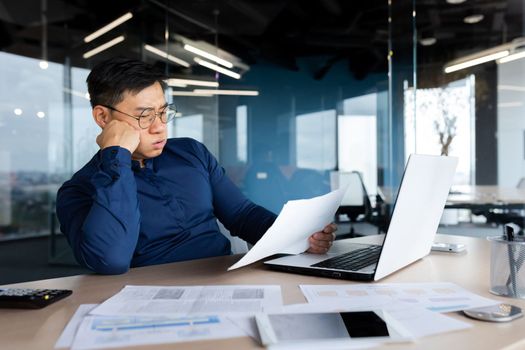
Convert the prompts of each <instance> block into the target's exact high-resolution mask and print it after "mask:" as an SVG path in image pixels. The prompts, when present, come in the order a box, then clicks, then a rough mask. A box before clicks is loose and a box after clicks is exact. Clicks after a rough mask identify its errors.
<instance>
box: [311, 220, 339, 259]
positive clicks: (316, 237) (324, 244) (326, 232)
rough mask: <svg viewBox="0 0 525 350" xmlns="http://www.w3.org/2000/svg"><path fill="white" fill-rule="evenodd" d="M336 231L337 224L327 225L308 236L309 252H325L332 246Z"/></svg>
mask: <svg viewBox="0 0 525 350" xmlns="http://www.w3.org/2000/svg"><path fill="white" fill-rule="evenodd" d="M335 231H337V225H336V224H329V225H326V226H325V227H324V228H323V230H322V231H319V232H315V233H314V234H313V235H311V236H310V237H308V243H309V244H310V248H308V250H307V252H308V253H315V254H325V253H326V252H328V250H329V249H330V247H331V246H332V244H333V242H334V239H335Z"/></svg>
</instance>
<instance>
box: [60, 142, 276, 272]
mask: <svg viewBox="0 0 525 350" xmlns="http://www.w3.org/2000/svg"><path fill="white" fill-rule="evenodd" d="M57 215H58V219H59V221H60V229H61V231H62V232H63V233H64V234H65V235H66V237H67V239H68V241H69V244H70V245H71V247H72V248H73V252H74V254H75V257H76V259H77V260H78V261H79V263H80V264H81V265H83V266H86V267H87V268H89V269H92V270H94V271H96V272H99V273H105V274H118V273H123V272H126V271H127V270H128V268H129V267H130V266H131V267H135V266H144V265H151V264H161V263H168V262H174V261H181V260H190V259H198V258H205V257H212V256H220V255H227V254H231V252H230V242H229V240H228V239H227V238H226V237H225V236H224V235H222V234H221V233H220V231H219V228H218V226H217V219H219V220H220V221H221V222H222V223H223V224H224V226H225V227H226V228H227V229H228V230H229V231H230V233H231V234H232V235H234V236H239V237H240V238H242V239H244V240H246V241H247V242H249V243H252V244H254V243H255V242H257V240H259V238H261V237H262V235H263V234H264V232H266V230H267V229H268V228H269V227H270V226H271V225H272V224H273V222H274V221H275V218H276V215H275V214H273V213H271V212H270V211H268V210H266V209H264V208H263V207H260V206H258V205H256V204H254V203H252V202H251V201H250V200H248V199H247V198H246V197H245V196H244V195H243V194H242V193H241V192H240V190H239V189H238V188H237V187H236V186H235V185H234V184H233V183H232V182H231V180H230V179H229V178H228V177H227V176H226V174H225V172H224V169H223V168H222V167H221V166H220V165H219V164H218V162H217V160H216V159H215V158H214V157H213V155H212V154H211V153H210V152H209V151H208V150H207V149H206V147H205V146H204V145H202V144H201V143H199V142H197V141H195V140H192V139H188V138H177V139H169V140H168V142H167V144H166V146H165V148H164V150H163V152H162V154H161V155H160V156H158V157H156V158H152V159H146V160H145V161H144V167H142V168H141V167H140V164H139V163H138V162H137V161H132V160H131V154H130V152H129V151H128V150H127V149H124V148H121V147H118V146H115V147H108V148H105V149H104V150H101V151H99V152H98V153H97V154H96V155H95V156H94V157H93V158H92V159H91V161H90V162H89V163H87V164H86V165H85V166H84V167H83V168H82V169H81V170H79V171H78V172H77V173H76V174H75V175H73V177H72V179H71V180H69V181H67V182H65V183H64V185H62V187H61V188H60V190H59V191H58V195H57Z"/></svg>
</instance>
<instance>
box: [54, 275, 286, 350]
mask: <svg viewBox="0 0 525 350" xmlns="http://www.w3.org/2000/svg"><path fill="white" fill-rule="evenodd" d="M281 309H282V298H281V288H280V286H275V285H263V286H258V285H228V286H186V287H185V286H177V287H163V286H126V287H125V288H123V289H122V291H120V292H119V293H117V294H116V295H114V296H113V297H111V298H109V299H108V300H107V301H105V302H104V303H102V304H100V305H94V304H88V305H81V306H80V307H79V308H78V310H77V312H76V313H75V315H74V316H73V318H72V319H71V321H70V322H69V324H68V325H67V327H66V328H65V329H64V332H63V333H62V335H61V337H60V338H59V339H58V341H57V343H56V345H55V348H67V347H71V348H72V349H100V348H111V347H127V346H134V345H146V344H159V343H176V342H186V341H195V340H209V339H221V338H235V337H244V336H247V335H248V336H252V337H254V336H255V334H256V331H255V323H254V321H253V320H252V316H253V315H254V314H256V313H260V312H279V311H281Z"/></svg>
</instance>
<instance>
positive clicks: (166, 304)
mask: <svg viewBox="0 0 525 350" xmlns="http://www.w3.org/2000/svg"><path fill="white" fill-rule="evenodd" d="M281 308H282V297H281V287H280V286H278V285H221V286H175V287H173V286H125V287H124V288H123V289H122V290H121V291H120V292H118V293H117V294H115V295H114V296H112V297H111V298H109V299H108V300H106V301H105V302H103V303H102V304H100V305H99V306H98V307H96V308H95V309H94V310H93V311H92V312H91V314H92V315H106V316H113V315H119V316H122V315H164V316H171V317H173V316H187V315H215V314H219V313H220V314H237V315H242V314H255V313H257V312H270V311H274V310H280V309H281Z"/></svg>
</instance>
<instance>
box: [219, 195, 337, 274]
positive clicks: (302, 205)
mask: <svg viewBox="0 0 525 350" xmlns="http://www.w3.org/2000/svg"><path fill="white" fill-rule="evenodd" d="M345 192H346V187H343V188H340V189H338V190H335V191H332V192H330V193H328V194H325V195H323V196H319V197H314V198H311V199H301V200H293V201H288V202H287V203H286V204H285V205H284V207H283V209H282V210H281V213H280V214H279V216H278V217H277V219H276V220H275V222H274V223H273V225H272V226H271V227H270V228H269V229H268V231H266V233H265V234H264V236H263V237H262V238H261V239H260V240H259V241H258V242H257V244H255V246H253V248H252V249H250V250H249V251H248V253H246V254H245V255H244V256H243V257H242V258H241V259H240V260H239V261H237V262H236V263H235V264H233V265H232V266H230V268H228V271H230V270H234V269H237V268H239V267H243V266H246V265H249V264H251V263H254V262H256V261H259V260H261V259H263V258H266V257H268V256H270V255H273V254H278V253H287V254H299V253H302V252H304V251H305V250H306V249H308V247H309V244H308V237H310V236H311V235H312V234H313V233H315V232H318V231H321V230H322V229H323V228H324V227H325V226H326V225H328V224H330V223H331V222H332V221H333V219H334V215H335V212H336V211H337V208H339V205H340V204H341V200H342V199H343V196H344V194H345Z"/></svg>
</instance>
